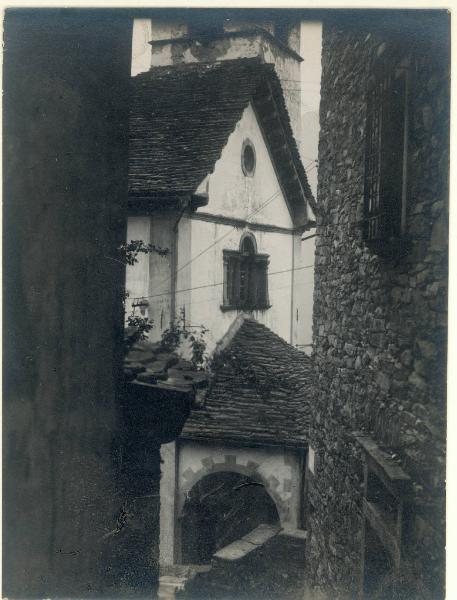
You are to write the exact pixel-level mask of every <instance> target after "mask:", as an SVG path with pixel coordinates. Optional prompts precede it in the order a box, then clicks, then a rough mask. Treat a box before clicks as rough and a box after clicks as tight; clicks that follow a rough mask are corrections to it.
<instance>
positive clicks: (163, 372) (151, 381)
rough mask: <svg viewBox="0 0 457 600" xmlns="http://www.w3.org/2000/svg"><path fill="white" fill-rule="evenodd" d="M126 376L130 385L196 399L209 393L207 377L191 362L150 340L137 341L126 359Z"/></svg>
mask: <svg viewBox="0 0 457 600" xmlns="http://www.w3.org/2000/svg"><path fill="white" fill-rule="evenodd" d="M126 337H127V336H126ZM124 375H125V377H126V379H127V380H128V381H130V382H134V383H141V384H146V385H150V386H154V387H156V388H158V389H161V390H169V391H175V392H182V393H192V394H194V395H195V396H197V397H199V396H200V395H201V394H203V393H204V390H206V387H207V380H208V376H207V374H206V373H205V372H204V371H202V370H199V369H196V368H195V367H194V366H193V365H192V363H191V362H190V361H188V360H185V359H183V358H181V357H180V356H178V354H176V352H174V351H173V350H170V349H167V348H164V346H163V344H162V343H160V342H156V343H152V342H148V341H137V342H136V343H135V344H133V346H132V347H131V348H130V350H129V352H128V353H127V355H126V356H125V359H124Z"/></svg>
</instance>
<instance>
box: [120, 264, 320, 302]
mask: <svg viewBox="0 0 457 600" xmlns="http://www.w3.org/2000/svg"><path fill="white" fill-rule="evenodd" d="M313 267H314V264H311V265H304V266H302V267H294V268H292V269H282V270H281V271H273V272H271V273H268V276H270V275H279V274H282V273H291V272H292V271H302V270H303V269H311V268H313ZM219 285H224V282H223V281H219V282H217V283H205V284H203V285H196V286H192V287H189V288H183V289H181V290H175V291H174V292H171V291H168V292H161V293H159V294H151V295H149V296H138V297H135V298H129V300H132V301H133V300H146V299H149V298H160V297H162V296H170V295H171V294H181V293H184V292H191V291H193V290H202V289H206V288H211V287H216V286H219Z"/></svg>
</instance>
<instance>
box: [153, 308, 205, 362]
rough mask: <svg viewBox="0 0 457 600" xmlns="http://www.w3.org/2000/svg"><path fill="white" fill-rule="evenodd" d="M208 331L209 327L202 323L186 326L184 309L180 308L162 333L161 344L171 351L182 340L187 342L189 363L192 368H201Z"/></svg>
mask: <svg viewBox="0 0 457 600" xmlns="http://www.w3.org/2000/svg"><path fill="white" fill-rule="evenodd" d="M208 331H209V329H207V328H206V327H205V326H204V325H198V326H195V325H194V326H191V327H190V328H189V327H188V326H186V320H185V316H184V310H183V309H182V310H181V313H180V316H179V318H178V319H175V320H174V321H173V322H172V323H171V324H170V327H168V328H167V329H165V331H164V332H163V333H162V342H161V344H162V347H163V348H164V349H165V350H167V351H169V352H172V351H174V350H176V349H177V348H178V347H179V346H180V345H181V344H182V343H183V342H184V341H187V342H189V345H190V349H191V352H192V357H191V363H192V365H193V366H194V368H202V367H203V365H204V363H205V360H206V358H207V357H206V356H205V351H206V347H207V343H206V340H205V336H206V334H207V333H208Z"/></svg>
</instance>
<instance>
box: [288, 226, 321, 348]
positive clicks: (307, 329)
mask: <svg viewBox="0 0 457 600" xmlns="http://www.w3.org/2000/svg"><path fill="white" fill-rule="evenodd" d="M315 231H316V230H315V229H310V230H309V231H305V232H304V233H303V234H299V235H296V236H294V244H295V250H294V269H295V271H294V285H293V309H292V344H293V345H294V346H297V347H298V348H299V349H300V350H303V351H304V352H306V354H309V355H310V354H311V351H312V341H313V294H314V252H315V246H316V243H315V241H316V240H315V238H314V237H312V236H313V235H315Z"/></svg>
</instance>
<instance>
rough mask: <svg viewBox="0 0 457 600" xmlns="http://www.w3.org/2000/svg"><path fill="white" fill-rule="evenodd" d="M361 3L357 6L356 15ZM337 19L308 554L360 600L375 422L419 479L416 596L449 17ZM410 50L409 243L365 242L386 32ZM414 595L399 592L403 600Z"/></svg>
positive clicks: (431, 474)
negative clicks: (360, 436) (389, 246)
mask: <svg viewBox="0 0 457 600" xmlns="http://www.w3.org/2000/svg"><path fill="white" fill-rule="evenodd" d="M354 12H356V11H354ZM361 15H362V16H360V13H359V15H357V16H356V15H355V14H354V13H352V15H346V16H345V18H342V17H341V15H337V16H336V19H333V20H332V19H326V21H325V23H324V30H323V54H322V69H323V71H322V88H321V99H322V100H321V108H320V126H321V132H320V142H319V183H318V205H319V208H320V212H319V216H318V229H317V233H318V237H317V244H316V267H315V268H316V271H315V273H316V274H315V298H314V300H315V305H314V344H315V359H316V374H317V395H316V399H315V402H316V406H315V412H314V415H313V417H314V419H313V424H312V430H311V442H310V445H311V446H312V447H313V448H314V450H315V456H316V460H315V465H314V475H313V474H312V473H310V478H309V500H310V511H311V512H310V515H309V518H308V527H309V538H308V540H309V543H308V549H307V561H308V565H309V573H310V577H311V579H312V582H313V584H314V585H315V586H317V587H318V588H320V589H321V591H324V592H325V594H327V595H329V596H330V597H332V598H346V597H347V598H354V597H356V593H357V590H358V586H359V574H360V570H361V550H362V539H361V523H362V492H363V467H362V464H363V463H362V455H361V451H360V447H359V446H358V445H357V443H356V441H355V439H354V437H353V432H355V431H357V430H363V431H365V432H369V433H370V434H371V435H372V437H373V438H374V439H375V440H376V441H377V442H378V443H379V444H380V445H381V446H385V447H386V448H389V449H391V451H392V453H393V454H394V456H395V457H396V460H397V461H398V462H399V464H401V466H402V467H403V468H404V470H405V471H406V472H407V473H408V474H409V475H410V476H411V477H412V480H413V489H414V501H413V505H412V512H411V531H410V534H409V535H410V537H409V543H408V545H407V548H406V550H405V552H404V554H403V557H404V561H403V567H402V573H401V577H402V578H403V582H404V585H405V586H406V587H405V589H409V590H410V592H409V593H410V595H409V596H408V597H412V598H433V599H434V600H435V599H438V598H442V597H443V585H444V583H443V580H444V485H445V431H446V429H445V418H446V388H445V385H446V379H445V377H446V331H447V313H446V311H447V305H446V304H447V238H448V229H447V222H448V205H447V197H448V156H449V154H448V152H449V30H448V27H449V22H448V15H447V14H446V13H441V14H440V13H438V14H436V13H435V14H433V11H432V12H431V13H430V12H429V13H427V14H426V13H423V12H422V13H418V14H417V15H414V16H412V15H411V14H410V15H406V16H405V15H403V16H400V15H399V14H398V13H396V14H393V13H391V14H390V15H387V17H386V14H385V13H380V14H378V15H376V16H373V15H371V16H368V17H367V16H366V15H365V16H363V13H361ZM399 40H400V41H403V42H404V43H405V46H406V49H407V52H411V55H412V63H411V93H410V102H409V111H410V114H409V126H410V131H409V147H408V189H407V206H406V235H405V239H406V240H407V244H406V248H405V249H406V252H405V254H403V255H401V254H400V253H397V254H396V255H395V256H393V257H391V258H390V259H388V260H387V259H383V258H382V257H381V256H379V254H378V253H376V252H374V251H373V249H370V247H368V246H367V245H366V244H364V242H363V241H362V227H361V220H362V217H363V196H364V157H365V133H366V113H367V110H366V108H367V107H366V100H365V99H366V90H367V83H368V77H369V75H370V68H371V67H370V65H371V64H372V61H373V58H374V57H375V56H376V53H378V49H379V47H380V45H381V44H382V43H384V42H387V44H389V43H391V42H394V43H396V42H398V41H399ZM405 597H406V596H403V595H402V596H401V598H405Z"/></svg>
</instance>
